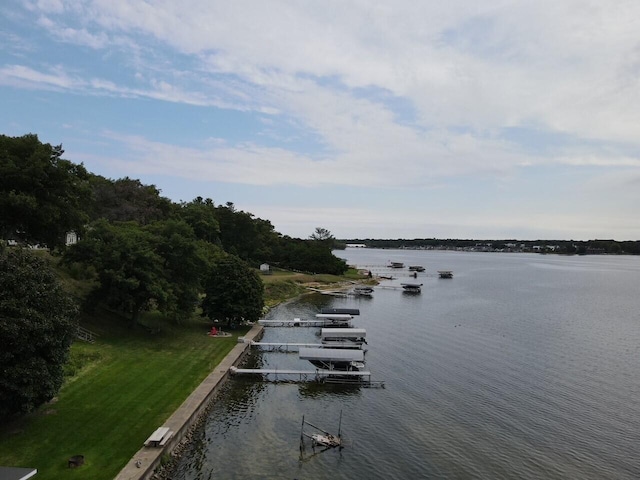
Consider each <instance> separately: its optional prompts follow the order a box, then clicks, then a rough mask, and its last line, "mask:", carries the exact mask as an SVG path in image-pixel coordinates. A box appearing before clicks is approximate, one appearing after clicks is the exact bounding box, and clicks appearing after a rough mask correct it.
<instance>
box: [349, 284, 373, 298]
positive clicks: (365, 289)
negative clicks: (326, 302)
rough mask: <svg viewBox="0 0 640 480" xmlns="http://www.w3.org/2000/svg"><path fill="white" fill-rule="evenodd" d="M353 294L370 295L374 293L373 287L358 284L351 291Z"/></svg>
mask: <svg viewBox="0 0 640 480" xmlns="http://www.w3.org/2000/svg"><path fill="white" fill-rule="evenodd" d="M351 293H352V294H353V295H357V296H366V297H370V296H371V295H372V294H373V288H371V287H369V286H367V285H357V286H356V287H354V289H353V290H352V292H351Z"/></svg>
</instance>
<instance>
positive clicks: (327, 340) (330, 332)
mask: <svg viewBox="0 0 640 480" xmlns="http://www.w3.org/2000/svg"><path fill="white" fill-rule="evenodd" d="M366 336H367V331H366V330H365V329H364V328H323V329H322V330H320V339H321V341H322V344H323V345H324V346H325V347H324V348H362V345H363V344H366V343H367V340H366Z"/></svg>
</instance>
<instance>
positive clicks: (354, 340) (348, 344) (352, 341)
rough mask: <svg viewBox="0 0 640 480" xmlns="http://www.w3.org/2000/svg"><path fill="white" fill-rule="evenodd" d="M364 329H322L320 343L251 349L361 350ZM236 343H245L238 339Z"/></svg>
mask: <svg viewBox="0 0 640 480" xmlns="http://www.w3.org/2000/svg"><path fill="white" fill-rule="evenodd" d="M366 335H367V331H366V330H365V329H364V328H323V329H322V330H321V331H320V338H321V341H322V343H284V342H254V341H251V342H250V343H251V346H252V347H259V348H261V349H262V350H265V351H268V352H298V351H300V349H301V348H348V349H355V350H362V349H363V345H364V344H366V343H367V341H366V339H365V337H366ZM238 342H241V343H243V342H245V339H244V337H239V338H238Z"/></svg>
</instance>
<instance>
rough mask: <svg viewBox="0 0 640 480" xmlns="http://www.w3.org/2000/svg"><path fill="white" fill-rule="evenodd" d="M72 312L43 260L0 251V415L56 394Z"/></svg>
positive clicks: (72, 326)
mask: <svg viewBox="0 0 640 480" xmlns="http://www.w3.org/2000/svg"><path fill="white" fill-rule="evenodd" d="M76 314H77V307H76V305H75V303H74V301H73V299H72V298H71V297H70V296H69V295H68V294H67V293H66V292H65V291H63V289H62V287H61V286H60V283H59V282H58V280H57V279H56V277H55V275H54V273H53V272H52V271H51V269H50V268H49V266H48V265H47V263H46V262H45V261H44V260H41V259H39V258H36V257H34V256H32V255H29V254H27V253H25V252H24V251H21V250H15V251H9V250H7V251H5V252H0V345H2V347H1V348H0V418H8V417H11V416H15V415H20V414H25V413H28V412H31V411H32V410H34V409H35V408H37V407H38V406H40V405H42V404H43V403H45V402H48V401H49V400H51V399H52V398H53V397H54V396H55V395H56V393H57V392H58V390H59V389H60V387H61V385H62V382H63V378H64V377H63V366H64V364H65V363H66V361H67V358H68V354H69V347H70V345H71V342H72V340H73V338H74V336H75V334H76V332H77V327H78V324H77V319H76Z"/></svg>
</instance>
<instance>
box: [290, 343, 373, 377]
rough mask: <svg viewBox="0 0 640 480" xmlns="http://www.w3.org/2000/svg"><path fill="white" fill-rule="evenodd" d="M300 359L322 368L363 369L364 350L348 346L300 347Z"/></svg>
mask: <svg viewBox="0 0 640 480" xmlns="http://www.w3.org/2000/svg"><path fill="white" fill-rule="evenodd" d="M299 356H300V359H301V360H308V361H309V362H311V363H312V364H313V365H315V366H316V367H318V368H322V369H324V370H340V371H345V372H350V371H360V370H364V367H365V364H364V351H363V350H353V349H349V348H300V354H299Z"/></svg>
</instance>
